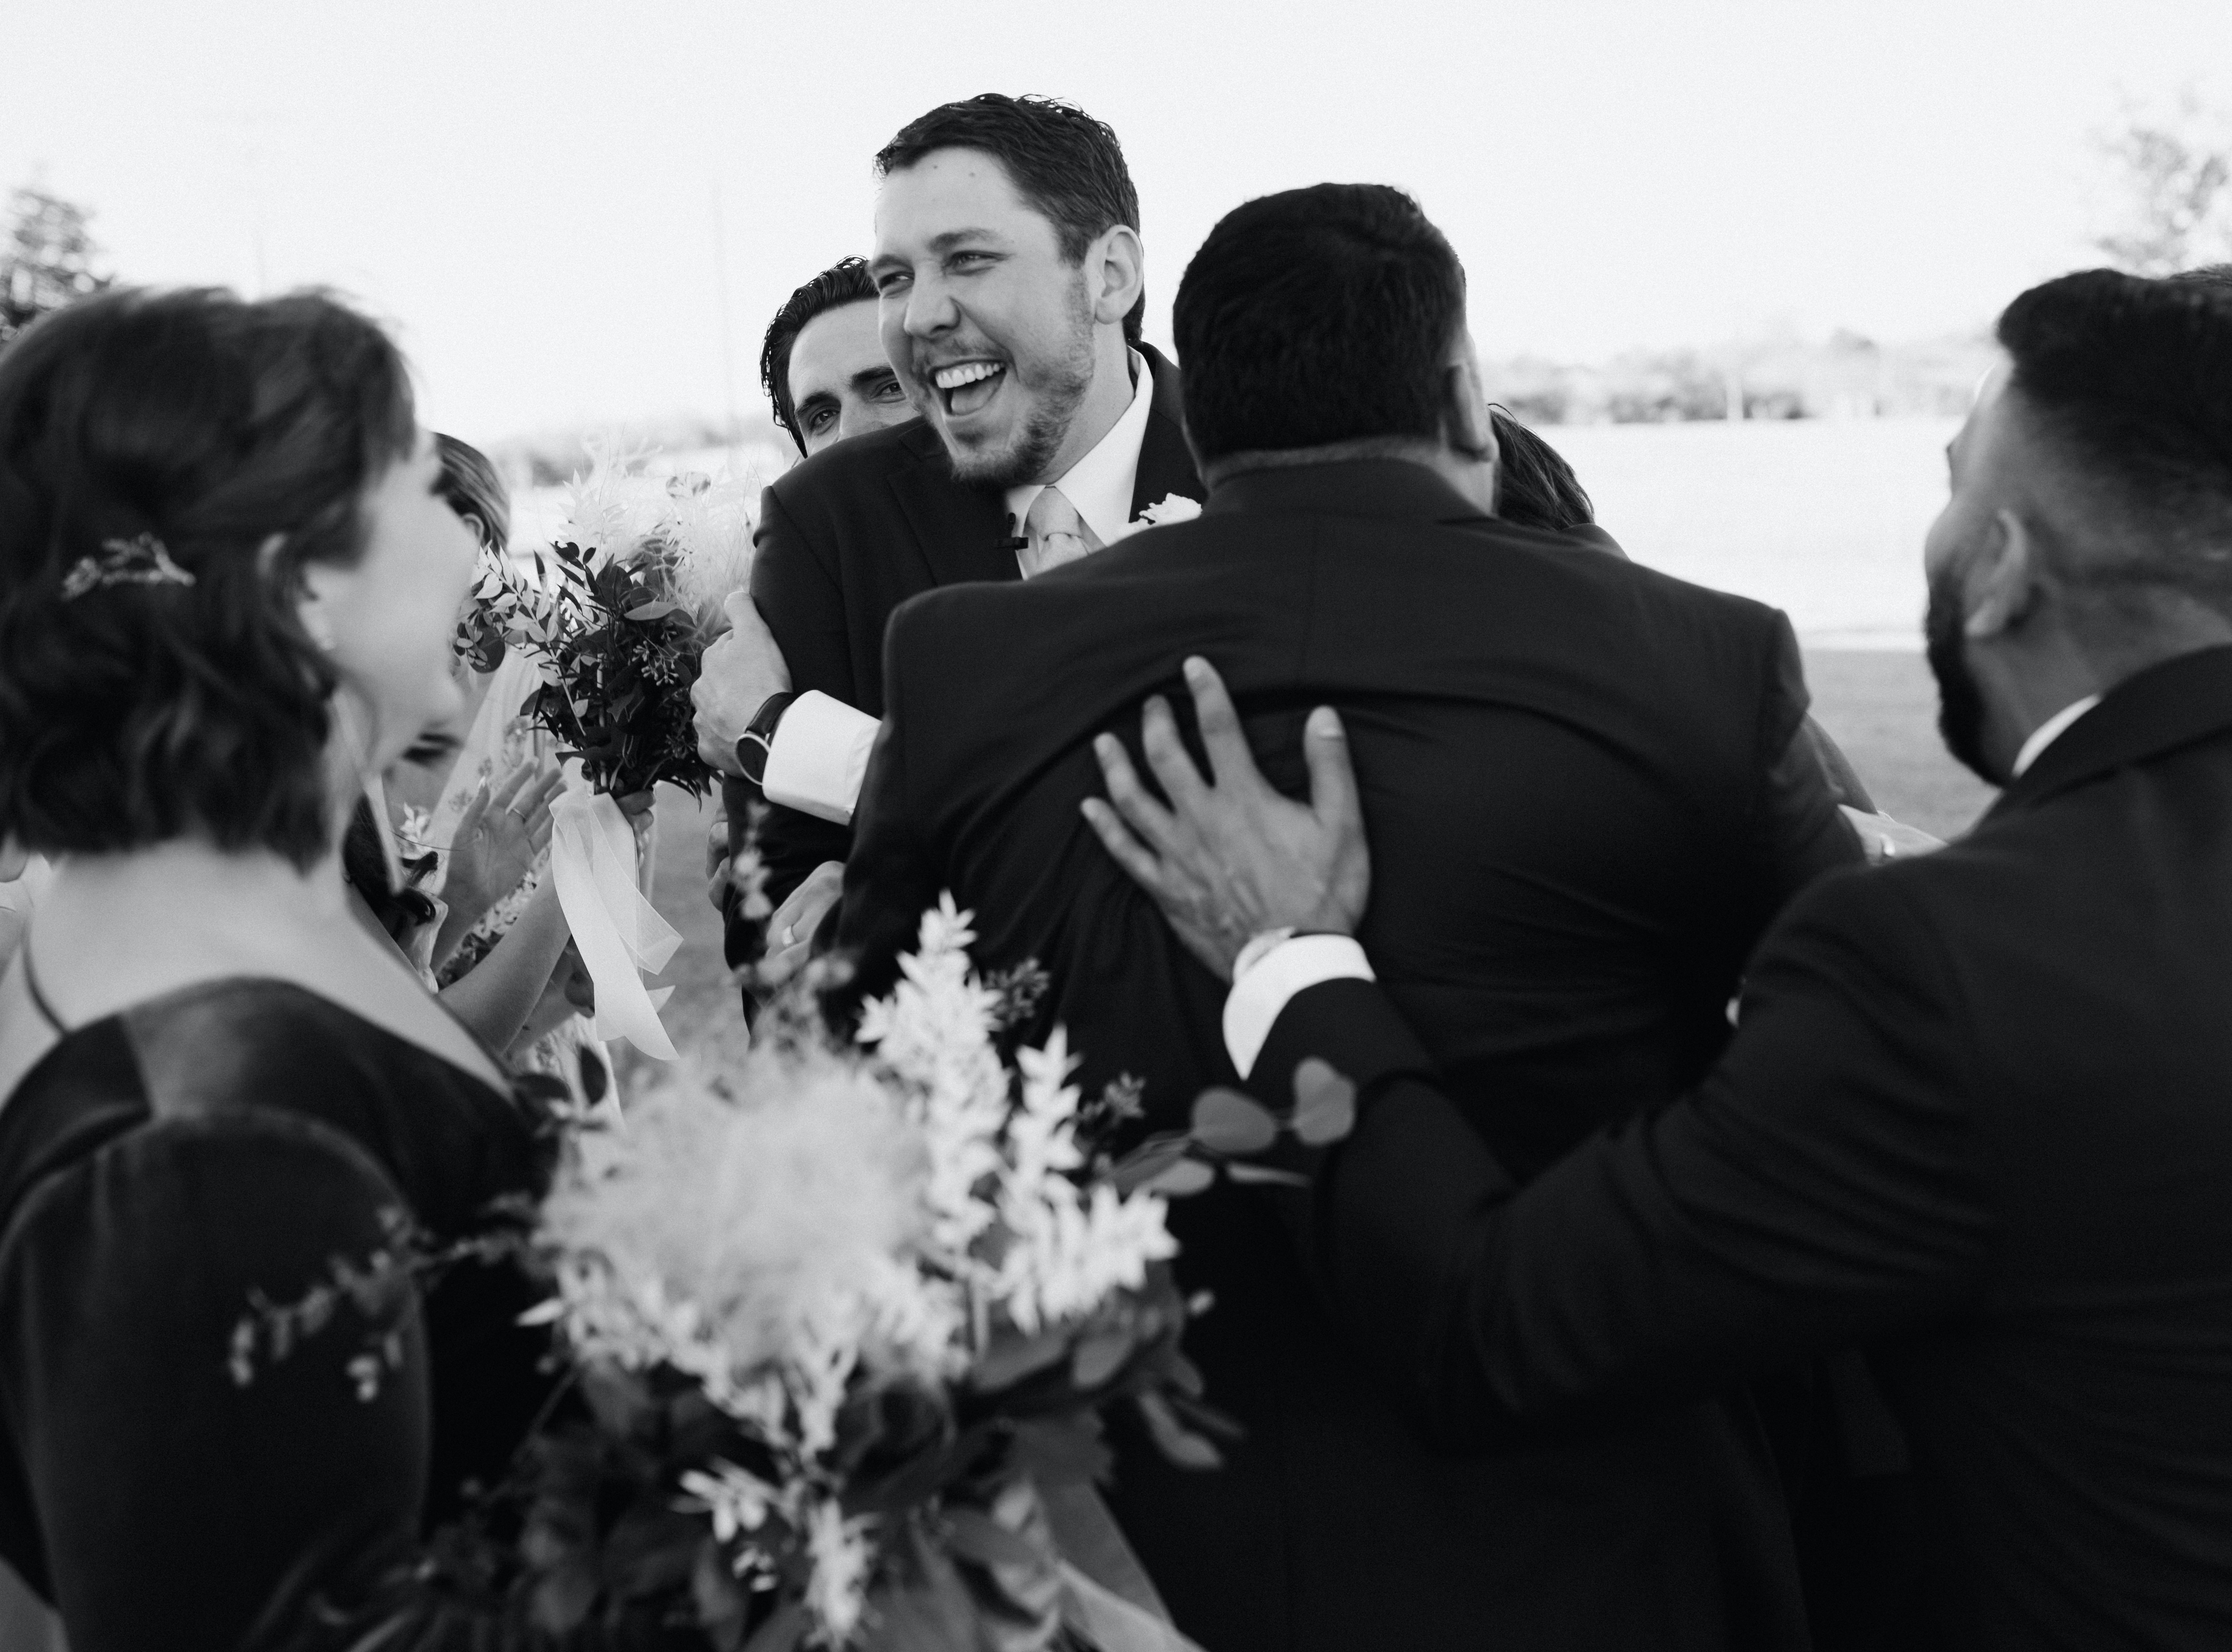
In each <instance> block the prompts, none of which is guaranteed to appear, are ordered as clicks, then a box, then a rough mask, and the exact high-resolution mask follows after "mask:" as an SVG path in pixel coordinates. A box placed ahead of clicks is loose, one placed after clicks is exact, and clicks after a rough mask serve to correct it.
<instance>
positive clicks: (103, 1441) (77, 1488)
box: [0, 980, 549, 1652]
mask: <svg viewBox="0 0 2232 1652" xmlns="http://www.w3.org/2000/svg"><path fill="white" fill-rule="evenodd" d="M41 1007H42V1010H43V1009H44V1005H43V1004H42V1005H41ZM57 1030H58V1031H59V1030H61V1029H59V1028H58V1029H57ZM547 1174H548V1151H547V1146H546V1139H545V1136H544V1133H543V1132H542V1131H541V1130H538V1128H537V1126H536V1123H535V1114H534V1111H533V1107H532V1104H530V1103H529V1102H528V1101H526V1100H525V1099H524V1098H518V1097H514V1096H511V1095H508V1094H505V1093H503V1092H498V1091H496V1090H492V1089H490V1087H489V1086H488V1085H485V1084H484V1083H483V1082H481V1081H480V1080H479V1079H476V1078H474V1077H472V1076H470V1074H468V1073H466V1072H464V1071H463V1070H462V1069H459V1068H457V1067H455V1066H451V1065H450V1064H449V1063H448V1062H445V1061H444V1060H442V1059H439V1058H438V1057H436V1056H434V1055H432V1054H431V1053H427V1052H426V1051H425V1050H423V1049H421V1048H419V1046H416V1045H413V1044H411V1043H409V1042H408V1041H406V1040H402V1039H399V1038H398V1037H396V1036H395V1035H394V1034H393V1033H388V1032H386V1031H385V1030H383V1029H381V1028H380V1027H375V1026H373V1024H372V1023H370V1022H368V1021H366V1020H362V1019H361V1018H360V1017H358V1016H356V1015H354V1014H351V1013H349V1012H348V1011H347V1010H346V1009H344V1008H342V1007H340V1006H339V1005H337V1004H335V1003H333V1002H331V1001H328V1000H327V999H324V998H321V997H319V996H318V995H317V994H314V993H311V992H309V991H307V990H305V989H303V988H299V987H295V986H293V985H290V984H288V983H284V982H281V981H269V980H234V981H216V982H210V983H205V984H203V985H199V986H195V987H191V988H186V989H185V990H182V991H179V992H176V993H172V994H165V995H164V996H162V997H159V998H156V999H153V1000H151V1001H147V1002H146V1003H144V1004H141V1005H139V1006H137V1007H133V1008H132V1009H129V1010H127V1011H125V1012H123V1013H122V1014H117V1015H113V1016H110V1017H108V1018H107V1019H106V1020H100V1021H96V1022H94V1023H91V1024H89V1025H88V1026H85V1027H79V1028H76V1029H75V1030H70V1031H66V1032H63V1033H62V1041H61V1042H60V1043H59V1044H58V1045H57V1046H55V1048H54V1049H53V1050H51V1051H49V1053H48V1054H47V1055H46V1057H45V1058H44V1059H42V1060H41V1061H40V1063H39V1064H38V1065H37V1066H36V1067H34V1068H33V1069H32V1070H31V1071H30V1072H29V1073H28V1074H27V1075H26V1076H25V1077H24V1079H23V1081H22V1082H21V1083H20V1084H19V1085H17V1086H16V1090H15V1092H13V1093H12V1094H11V1095H10V1097H8V1098H7V1099H6V1101H5V1102H4V1103H0V1556H4V1558H6V1559H7V1561H8V1563H9V1564H10V1565H12V1566H14V1567H15V1569H16V1571H17V1572H18V1573H20V1574H21V1575H22V1576H23V1578H24V1580H25V1581H26V1582H27V1583H29V1584H30V1586H31V1587H32V1588H33V1589H35V1590H37V1591H38V1592H39V1593H40V1594H41V1595H42V1596H43V1597H45V1598H46V1599H48V1600H49V1601H50V1602H52V1603H54V1604H55V1608H56V1610H58V1611H59V1612H60V1613H61V1615H62V1620H63V1623H64V1625H65V1627H66V1628H67V1629H68V1636H69V1644H70V1647H71V1652H124V1649H127V1648H128V1649H133V1652H151V1649H165V1652H167V1649H200V1648H209V1649H218V1648H228V1649H230V1648H236V1647H242V1646H247V1645H252V1644H259V1643H267V1642H280V1641H282V1640H285V1639H288V1638H289V1637H290V1636H292V1635H293V1634H294V1633H295V1631H296V1629H297V1628H298V1626H299V1625H300V1623H301V1622H302V1620H303V1618H304V1617H305V1615H306V1614H308V1613H310V1612H312V1611H314V1610H318V1607H319V1603H321V1601H323V1602H326V1603H334V1604H345V1603H347V1602H349V1601H350V1600H351V1598H352V1597H353V1596H354V1594H355V1593H356V1592H358V1591H360V1590H361V1589H362V1588H363V1587H364V1586H365V1585H366V1584H367V1583H368V1582H369V1581H370V1579H371V1578H372V1577H374V1576H375V1575H377V1574H378V1573H379V1572H380V1571H382V1570H383V1569H384V1568H386V1566H388V1565H391V1564H393V1562H394V1561H395V1560H396V1559H398V1558H400V1557H402V1556H404V1555H406V1554H407V1552H409V1549H410V1547H411V1545H412V1544H413V1542H414V1541H416V1540H417V1539H418V1538H419V1536H420V1535H421V1534H422V1532H424V1531H425V1530H426V1529H427V1528H428V1526H430V1525H431V1524H432V1523H434V1522H436V1521H438V1519H441V1518H442V1517H444V1515H445V1514H447V1513H451V1512H454V1511H455V1509H456V1508H457V1506H458V1500H459V1497H460V1494H461V1491H462V1489H463V1488H464V1486H465V1485H466V1483H467V1482H469V1481H470V1480H483V1481H492V1480H495V1479H496V1478H497V1477H499V1476H501V1474H503V1470H504V1468H505V1467H506V1465H507V1463H508V1461H509V1459H510V1456H511V1454H512V1452H513V1450H514V1448H516V1445H517V1443H518V1441H520V1439H521V1438H522V1435H524V1433H525V1431H526V1429H527V1428H528V1426H529V1423H530V1422H531V1421H532V1419H533V1417H534V1416H535V1412H536V1410H537V1409H538V1408H539V1407H540V1406H541V1404H542V1402H543V1399H544V1397H545V1396H546V1393H547V1391H548V1381H549V1379H548V1377H546V1376H545V1375H544V1374H543V1373H542V1371H541V1370H540V1369H539V1365H540V1362H541V1358H542V1354H543V1353H544V1351H546V1348H547V1338H546V1337H545V1335H544V1334H543V1333H542V1332H539V1331H530V1330H526V1329H522V1328H521V1327H520V1326H519V1325H517V1324H516V1320H517V1318H518V1315H519V1313H520V1312H521V1311H522V1309H523V1308H524V1307H526V1306H528V1305H530V1304H531V1303H532V1302H533V1301H534V1300H535V1297H536V1295H537V1294H538V1293H537V1292H536V1291H535V1288H534V1287H533V1286H532V1285H531V1283H530V1282H529V1280H528V1279H527V1278H526V1277H525V1276H524V1275H523V1274H522V1273H520V1272H519V1271H518V1270H517V1269H516V1267H512V1266H510V1265H509V1264H489V1265H483V1264H479V1263H471V1264H467V1265H464V1266H462V1267H458V1268H457V1269H455V1270H454V1271H452V1272H451V1273H448V1274H447V1275H445V1276H444V1277H443V1278H442V1279H440V1281H439V1282H438V1284H436V1285H435V1286H433V1287H432V1288H431V1290H429V1291H427V1292H424V1293H423V1295H422V1294H421V1293H419V1292H406V1293H405V1294H404V1299H403V1300H402V1302H401V1305H399V1306H398V1307H396V1308H394V1309H393V1310H392V1311H391V1318H392V1323H391V1324H388V1325H367V1324H365V1323H364V1322H363V1321H362V1319H361V1318H360V1317H358V1315H357V1314H356V1312H355V1310H354V1309H353V1308H349V1307H344V1308H343V1309H341V1312H338V1313H337V1314H336V1315H335V1316H334V1321H333V1322H332V1323H331V1324H330V1325H327V1326H326V1327H325V1328H324V1329H323V1330H322V1331H320V1332H319V1333H318V1334H316V1335H315V1336H311V1337H308V1338H304V1339H302V1341H301V1342H300V1343H299V1344H298V1345H296V1346H295V1348H294V1349H293V1350H292V1351H291V1352H290V1353H289V1355H288V1356H287V1357H284V1358H282V1359H278V1360H276V1361H275V1360H271V1359H269V1358H259V1359H258V1360H257V1361H256V1364H255V1366H254V1374H253V1377H252V1380H250V1381H249V1382H248V1383H245V1384H244V1385H243V1383H240V1382H239V1381H238V1380H237V1377H236V1375H235V1373H234V1371H233V1370H232V1369H231V1367H232V1363H233V1361H232V1338H233V1335H234V1329H235V1327H236V1325H237V1324H238V1323H239V1322H240V1320H241V1318H242V1317H243V1313H245V1312H248V1310H249V1307H250V1301H251V1293H261V1294H262V1295H263V1297H264V1298H266V1299H270V1300H272V1301H276V1302H287V1301H292V1300H295V1299H298V1298H300V1297H301V1296H302V1293H303V1292H305V1291H306V1290H307V1289H308V1287H309V1286H313V1285H314V1284H316V1283H318V1282H320V1281H321V1280H323V1279H329V1278H330V1277H331V1270H332V1265H333V1262H334V1259H336V1258H341V1259H345V1260H350V1261H354V1262H356V1263H358V1264H360V1265H361V1264H362V1263H363V1261H364V1260H366V1259H367V1258H368V1257H369V1256H370V1255H371V1254H373V1253H374V1252H375V1251H377V1250H378V1249H379V1248H380V1247H381V1246H382V1245H383V1244H386V1243H387V1242H388V1241H389V1229H388V1226H387V1224H388V1222H389V1221H390V1220H392V1217H393V1215H396V1214H401V1215H407V1216H408V1217H409V1218H411V1219H412V1220H413V1221H415V1222H416V1223H417V1224H418V1225H419V1228H421V1229H422V1230H423V1231H425V1233H427V1234H430V1235H431V1237H432V1238H434V1239H435V1240H436V1241H451V1240H455V1239H457V1238H461V1237H464V1236H466V1235H468V1234H472V1233H474V1232H477V1231H480V1230H482V1229H483V1227H484V1225H485V1224H486V1223H487V1222H488V1221H490V1207H491V1204H492V1202H495V1201H497V1200H500V1199H503V1198H504V1197H506V1196H507V1195H510V1196H513V1197H515V1198H516V1197H517V1196H519V1195H525V1196H527V1197H530V1198H531V1197H534V1196H535V1195H538V1194H539V1193H540V1191H541V1190H542V1186H543V1183H544V1181H545V1178H546V1176H547ZM391 1332H392V1333H393V1335H394V1336H395V1338H396V1341H395V1342H394V1343H393V1351H395V1352H397V1353H399V1356H400V1357H399V1363H398V1364H396V1365H395V1366H393V1368H390V1369H386V1370H384V1371H383V1373H382V1375H381V1379H380V1382H379V1383H378V1384H377V1388H376V1391H374V1392H373V1393H372V1394H371V1395H370V1396H368V1397H360V1384H359V1381H358V1379H357V1377H356V1375H354V1374H353V1373H352V1372H351V1370H349V1362H350V1361H351V1360H352V1359H353V1358H355V1357H359V1356H360V1354H361V1353H362V1352H363V1351H365V1349H366V1348H367V1347H368V1346H375V1345H377V1344H379V1343H380V1341H381V1340H383V1339H384V1338H386V1336H387V1335H388V1334H390V1333H391Z"/></svg>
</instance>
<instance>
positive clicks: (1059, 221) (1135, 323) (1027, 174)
mask: <svg viewBox="0 0 2232 1652" xmlns="http://www.w3.org/2000/svg"><path fill="white" fill-rule="evenodd" d="M939 149H981V150H983V152H985V153H986V154H988V155H990V156H991V157H992V158H993V159H996V160H997V161H998V162H999V163H1000V165H1002V166H1004V167H1006V168H1007V170H1008V176H1009V178H1011V179H1013V180H1014V182H1015V191H1016V192H1017V193H1018V194H1020V195H1021V196H1022V198H1024V199H1025V200H1026V201H1028V202H1029V203H1030V204H1031V206H1032V208H1033V210H1035V211H1037V212H1038V213H1039V214H1040V215H1041V216H1042V217H1045V218H1047V219H1048V220H1049V221H1050V222H1051V223H1052V224H1054V234H1055V235H1056V236H1058V237H1059V238H1060V243H1061V256H1063V257H1065V258H1067V260H1069V262H1072V263H1076V262H1079V261H1080V259H1082V258H1083V257H1084V256H1085V249H1086V248H1087V247H1088V246H1090V245H1091V244H1092V243H1093V238H1094V237H1095V236H1099V235H1100V234H1102V233H1103V232H1105V231H1106V230H1112V229H1113V228H1114V227H1115V226H1116V225H1118V224H1123V225H1125V226H1126V228H1127V229H1131V230H1137V229H1138V228H1139V191H1138V190H1136V189H1134V188H1133V187H1132V169H1131V168H1130V167H1128V166H1126V165H1125V164H1124V146H1122V145H1121V144H1119V143H1118V142H1117V141H1116V129H1115V128H1114V127H1113V126H1110V125H1109V124H1108V123H1107V122H1106V121H1105V120H1094V119H1093V117H1092V116H1091V115H1089V114H1087V113H1085V111H1084V110H1082V109H1080V108H1079V107H1077V106H1076V105H1075V104H1072V103H1064V102H1063V101H1061V99H1059V98H1040V97H1021V98H1011V97H1007V96H1004V95H1002V94H1000V93H997V92H985V93H981V94H978V95H977V96H976V97H973V98H964V100H962V101H960V102H958V103H941V104H940V105H938V107H936V108H935V109H932V110H931V112H930V113H928V114H925V115H918V116H916V117H915V118H914V119H913V120H910V121H908V122H907V123H906V125H905V126H901V127H900V128H899V135H898V136H897V137H895V138H893V139H892V140H891V142H889V143H887V144H886V145H885V146H883V147H882V148H881V149H880V150H879V151H877V152H876V176H877V177H879V178H888V177H890V176H891V174H892V173H893V172H905V170H906V169H907V168H908V167H910V166H912V165H914V164H915V163H916V162H918V161H919V160H920V159H923V157H924V156H925V155H928V154H930V153H931V152H933V151H936V150H939ZM1146 308H1147V301H1146V297H1145V295H1144V294H1143V295H1141V296H1140V299H1139V302H1138V303H1137V304H1134V305H1133V306H1132V313H1131V314H1129V315H1126V317H1125V318H1124V336H1125V337H1126V339H1128V340H1131V342H1132V343H1133V344H1137V343H1138V342H1139V325H1140V321H1141V320H1142V318H1143V317H1144V316H1145V314H1146Z"/></svg>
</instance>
